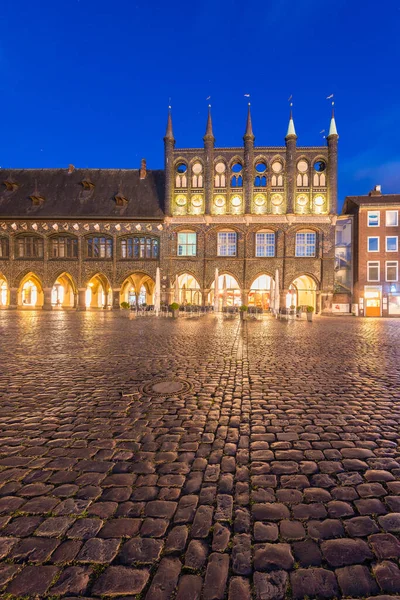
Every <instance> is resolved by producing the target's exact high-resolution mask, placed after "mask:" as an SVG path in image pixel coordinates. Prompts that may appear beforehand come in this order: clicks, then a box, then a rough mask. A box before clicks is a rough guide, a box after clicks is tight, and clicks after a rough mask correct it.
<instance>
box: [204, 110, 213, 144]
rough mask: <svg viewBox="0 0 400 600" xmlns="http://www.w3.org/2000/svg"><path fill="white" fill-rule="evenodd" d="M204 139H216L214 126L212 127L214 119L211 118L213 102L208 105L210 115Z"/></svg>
mask: <svg viewBox="0 0 400 600" xmlns="http://www.w3.org/2000/svg"><path fill="white" fill-rule="evenodd" d="M203 140H204V141H206V140H212V141H214V140H215V138H214V133H213V128H212V119H211V104H209V105H208V117H207V127H206V133H205V135H204V137H203Z"/></svg>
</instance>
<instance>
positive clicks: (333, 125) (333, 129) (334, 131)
mask: <svg viewBox="0 0 400 600" xmlns="http://www.w3.org/2000/svg"><path fill="white" fill-rule="evenodd" d="M330 135H337V136H338V137H339V134H338V132H337V129H336V121H335V108H334V106H333V104H332V116H331V124H330V126H329V133H328V137H329V136H330Z"/></svg>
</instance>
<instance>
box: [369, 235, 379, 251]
mask: <svg viewBox="0 0 400 600" xmlns="http://www.w3.org/2000/svg"><path fill="white" fill-rule="evenodd" d="M368 252H379V237H369V238H368Z"/></svg>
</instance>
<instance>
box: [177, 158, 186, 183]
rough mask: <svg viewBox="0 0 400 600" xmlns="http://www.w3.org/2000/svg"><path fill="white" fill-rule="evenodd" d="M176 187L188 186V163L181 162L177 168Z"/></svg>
mask: <svg viewBox="0 0 400 600" xmlns="http://www.w3.org/2000/svg"><path fill="white" fill-rule="evenodd" d="M175 187H177V188H187V165H185V163H183V162H180V163H178V164H177V165H176V169H175Z"/></svg>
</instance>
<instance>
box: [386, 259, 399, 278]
mask: <svg viewBox="0 0 400 600" xmlns="http://www.w3.org/2000/svg"><path fill="white" fill-rule="evenodd" d="M398 266H399V265H398V262H397V260H388V261H386V281H397V279H398Z"/></svg>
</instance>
